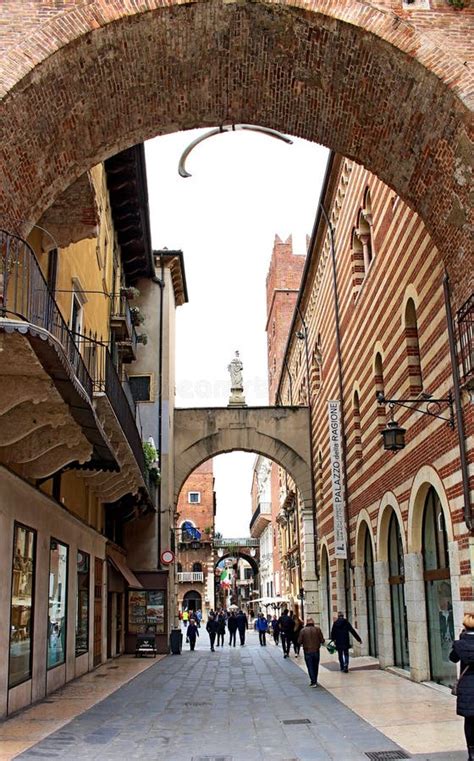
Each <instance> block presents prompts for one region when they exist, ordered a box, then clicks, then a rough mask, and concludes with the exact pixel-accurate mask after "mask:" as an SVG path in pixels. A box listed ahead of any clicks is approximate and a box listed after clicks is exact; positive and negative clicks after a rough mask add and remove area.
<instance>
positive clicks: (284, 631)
mask: <svg viewBox="0 0 474 761" xmlns="http://www.w3.org/2000/svg"><path fill="white" fill-rule="evenodd" d="M278 626H279V628H280V636H281V646H282V648H283V658H288V656H289V655H290V645H291V641H292V638H293V629H294V628H295V622H294V621H293V619H292V618H291V617H290V616H289V615H288V609H287V608H285V609H284V610H283V613H282V614H281V616H280V618H279V619H278Z"/></svg>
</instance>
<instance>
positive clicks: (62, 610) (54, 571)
mask: <svg viewBox="0 0 474 761" xmlns="http://www.w3.org/2000/svg"><path fill="white" fill-rule="evenodd" d="M67 564H68V547H67V546H66V545H65V544H61V542H58V541H57V540H56V539H51V545H50V553H49V606H48V668H53V667H54V666H59V664H61V663H64V661H65V660H66V608H67Z"/></svg>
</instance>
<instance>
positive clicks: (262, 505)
mask: <svg viewBox="0 0 474 761" xmlns="http://www.w3.org/2000/svg"><path fill="white" fill-rule="evenodd" d="M271 514H272V503H271V502H259V503H258V505H257V508H256V510H255V512H254V514H253V515H252V520H251V521H250V531H252V526H253V525H254V523H255V521H256V520H257V518H258V517H259V515H269V516H271Z"/></svg>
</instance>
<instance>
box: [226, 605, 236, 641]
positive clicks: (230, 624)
mask: <svg viewBox="0 0 474 761" xmlns="http://www.w3.org/2000/svg"><path fill="white" fill-rule="evenodd" d="M227 628H228V630H229V647H230V646H231V645H233V646H234V647H235V635H236V632H237V618H236V616H235V613H234V611H231V614H230V616H229V618H228V619H227Z"/></svg>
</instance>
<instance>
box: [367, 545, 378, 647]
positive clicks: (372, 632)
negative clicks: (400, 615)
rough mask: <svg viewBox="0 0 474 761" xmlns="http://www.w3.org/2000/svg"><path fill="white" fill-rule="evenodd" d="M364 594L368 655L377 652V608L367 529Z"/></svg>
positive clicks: (370, 547) (370, 546)
mask: <svg viewBox="0 0 474 761" xmlns="http://www.w3.org/2000/svg"><path fill="white" fill-rule="evenodd" d="M364 570H365V595H366V603H367V628H368V631H369V655H373V656H374V657H375V656H376V655H377V653H378V647H377V608H376V604H375V579H374V556H373V552H372V542H371V541H370V536H369V531H368V530H367V531H366V532H365V547H364Z"/></svg>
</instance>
